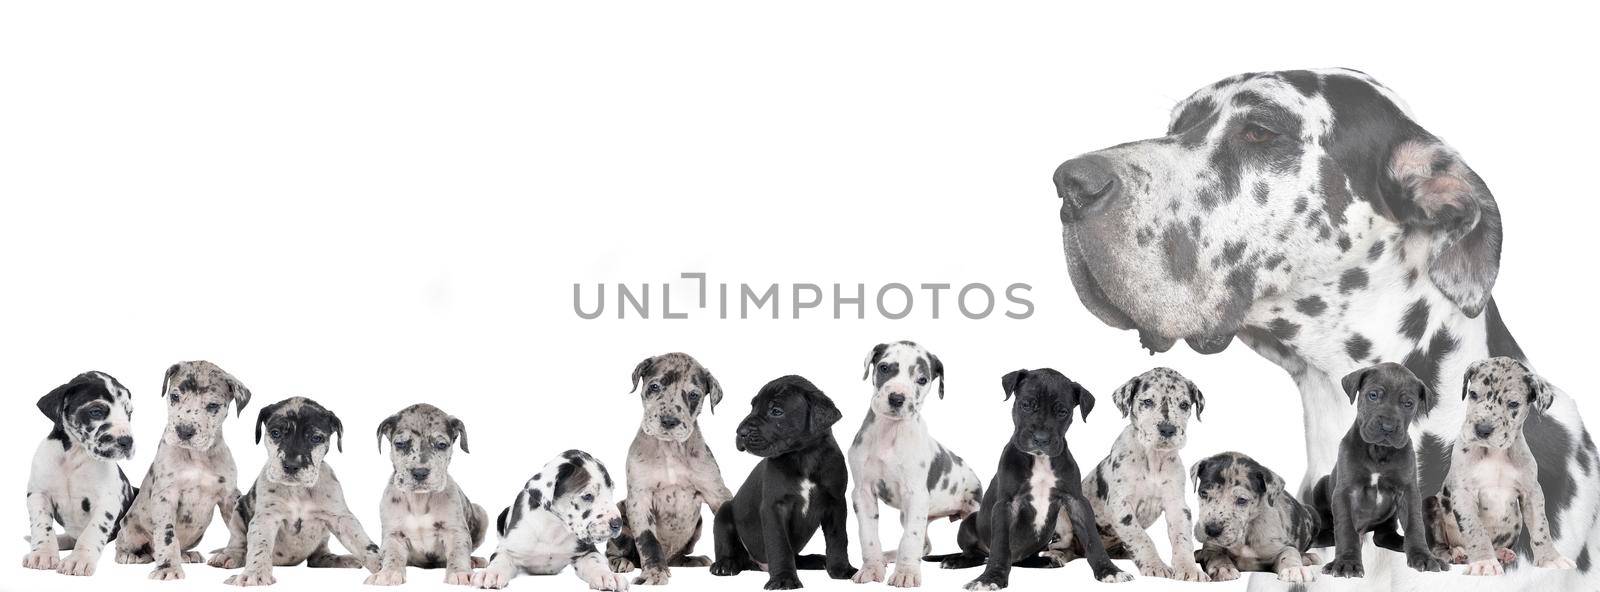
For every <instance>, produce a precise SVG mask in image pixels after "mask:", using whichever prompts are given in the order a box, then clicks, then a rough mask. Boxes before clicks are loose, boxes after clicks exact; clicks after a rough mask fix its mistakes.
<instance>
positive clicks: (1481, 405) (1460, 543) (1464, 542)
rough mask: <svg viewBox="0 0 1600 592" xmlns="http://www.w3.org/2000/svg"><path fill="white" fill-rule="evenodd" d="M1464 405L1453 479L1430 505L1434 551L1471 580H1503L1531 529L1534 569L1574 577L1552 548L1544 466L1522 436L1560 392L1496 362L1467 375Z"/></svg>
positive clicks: (1520, 368) (1513, 363) (1505, 361)
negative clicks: (1459, 565)
mask: <svg viewBox="0 0 1600 592" xmlns="http://www.w3.org/2000/svg"><path fill="white" fill-rule="evenodd" d="M1461 398H1462V399H1466V400H1467V418H1466V421H1464V422H1462V424H1461V434H1460V435H1459V436H1457V437H1456V446H1455V447H1454V449H1453V451H1452V452H1451V457H1450V474H1449V476H1448V477H1447V478H1446V479H1445V484H1444V489H1443V490H1442V491H1440V493H1439V495H1438V496H1437V497H1433V498H1429V504H1428V510H1429V513H1430V517H1429V523H1430V524H1431V525H1432V526H1433V527H1434V528H1435V530H1434V531H1433V532H1434V537H1433V540H1434V551H1435V552H1436V553H1441V554H1442V555H1444V556H1446V557H1451V558H1452V560H1454V561H1455V562H1458V563H1467V562H1469V561H1470V562H1471V563H1469V564H1468V565H1467V574H1468V575H1483V576H1490V575H1500V574H1501V573H1504V568H1502V567H1501V564H1502V563H1504V564H1511V563H1515V562H1516V560H1517V553H1516V551H1514V550H1512V549H1511V545H1512V544H1513V543H1514V542H1516V541H1517V540H1518V539H1519V538H1520V537H1521V536H1522V533H1523V522H1524V521H1526V522H1527V530H1528V538H1527V541H1528V545H1529V546H1530V547H1531V551H1532V554H1533V561H1534V563H1535V564H1536V565H1538V566H1539V567H1546V568H1555V569H1572V568H1573V563H1572V561H1571V560H1569V559H1567V558H1566V557H1563V556H1562V555H1561V552H1560V551H1558V550H1556V547H1555V543H1554V542H1553V541H1552V540H1551V536H1550V524H1549V522H1548V520H1547V519H1546V517H1545V507H1544V491H1543V490H1542V489H1541V488H1540V487H1539V478H1538V476H1539V462H1538V459H1537V458H1535V457H1534V455H1533V452H1532V451H1531V450H1529V448H1528V441H1527V439H1526V438H1524V437H1523V432H1522V425H1523V424H1524V423H1526V422H1527V421H1528V416H1530V415H1533V414H1534V413H1543V412H1544V411H1545V410H1547V409H1549V408H1550V403H1551V402H1553V401H1554V400H1555V392H1554V389H1552V388H1551V387H1550V385H1549V383H1546V382H1545V380H1544V379H1543V378H1540V377H1539V375H1537V374H1534V373H1533V371H1532V370H1529V369H1528V366H1527V365H1526V364H1523V363H1522V362H1520V361H1518V360H1516V359H1513V358H1508V357H1497V358H1489V359H1486V360H1479V361H1477V362H1473V363H1472V365H1471V366H1468V367H1467V372H1466V377H1465V379H1464V380H1463V381H1462V384H1461ZM1455 502H1460V503H1455Z"/></svg>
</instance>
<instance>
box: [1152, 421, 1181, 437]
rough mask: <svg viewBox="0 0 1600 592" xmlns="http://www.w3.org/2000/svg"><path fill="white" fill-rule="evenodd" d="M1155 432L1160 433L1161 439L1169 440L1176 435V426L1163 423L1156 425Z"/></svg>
mask: <svg viewBox="0 0 1600 592" xmlns="http://www.w3.org/2000/svg"><path fill="white" fill-rule="evenodd" d="M1156 431H1157V432H1161V437H1163V438H1171V437H1173V436H1175V435H1177V434H1178V426H1177V425H1175V424H1170V423H1167V422H1164V421H1163V422H1161V423H1158V424H1156Z"/></svg>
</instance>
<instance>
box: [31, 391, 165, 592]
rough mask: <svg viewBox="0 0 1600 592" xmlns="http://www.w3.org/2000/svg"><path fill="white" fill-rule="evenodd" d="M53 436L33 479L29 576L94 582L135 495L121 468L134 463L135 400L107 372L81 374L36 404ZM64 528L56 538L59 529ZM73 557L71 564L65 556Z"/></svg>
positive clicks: (36, 460) (42, 447) (39, 453)
mask: <svg viewBox="0 0 1600 592" xmlns="http://www.w3.org/2000/svg"><path fill="white" fill-rule="evenodd" d="M39 411H40V412H43V413H44V415H45V417H47V418H50V423H51V429H50V435H49V436H47V437H46V438H45V439H44V441H43V442H40V443H39V448H38V449H37V450H36V451H35V452H34V453H33V466H32V472H30V473H29V474H28V496H27V497H28V541H29V544H30V545H31V550H30V551H29V552H28V554H27V556H25V557H23V558H22V566H23V567H27V568H30V569H53V570H56V572H57V573H62V574H66V575H72V576H88V575H94V572H95V567H96V565H97V564H98V563H99V560H100V550H101V548H103V547H104V546H105V544H106V541H109V540H112V539H115V538H116V537H117V531H118V529H119V528H121V526H122V521H123V515H124V514H125V513H126V512H127V511H128V506H129V505H130V504H132V503H133V498H134V496H135V495H136V494H137V493H138V491H137V490H135V489H134V488H133V486H132V485H131V484H129V483H128V477H127V475H124V474H123V473H122V467H120V466H118V465H117V461H120V460H123V459H126V458H130V457H132V456H133V436H132V435H131V431H130V427H131V426H130V425H129V424H130V420H131V419H132V416H133V396H132V395H131V394H129V392H128V389H127V388H125V387H123V386H122V383H120V382H117V379H115V378H112V377H111V375H109V374H106V373H104V372H98V371H90V372H84V373H83V374H79V375H77V376H76V377H74V378H73V379H72V380H70V381H68V382H67V383H66V384H63V385H61V386H58V387H56V388H55V389H54V390H51V391H50V392H49V394H46V395H45V396H44V397H42V398H40V399H39ZM56 524H60V525H61V528H62V534H61V535H60V536H57V535H56V533H55V529H54V526H55V525H56ZM63 550H70V551H72V553H70V554H68V555H67V557H66V559H62V558H61V555H60V552H61V551H63Z"/></svg>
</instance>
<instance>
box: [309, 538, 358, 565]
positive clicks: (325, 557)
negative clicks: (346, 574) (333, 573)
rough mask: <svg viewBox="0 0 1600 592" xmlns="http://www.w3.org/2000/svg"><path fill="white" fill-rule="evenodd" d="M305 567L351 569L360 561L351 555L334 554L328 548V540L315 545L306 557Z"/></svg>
mask: <svg viewBox="0 0 1600 592" xmlns="http://www.w3.org/2000/svg"><path fill="white" fill-rule="evenodd" d="M306 567H333V568H344V569H353V568H357V567H361V561H360V560H358V559H356V558H355V556H353V555H335V554H334V553H333V552H332V551H329V550H328V541H322V545H321V546H319V547H317V550H315V551H312V552H311V555H310V556H309V557H306Z"/></svg>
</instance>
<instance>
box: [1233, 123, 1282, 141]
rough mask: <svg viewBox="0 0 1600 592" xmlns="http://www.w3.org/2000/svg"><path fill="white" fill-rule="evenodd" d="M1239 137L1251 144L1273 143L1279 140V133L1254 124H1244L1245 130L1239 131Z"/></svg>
mask: <svg viewBox="0 0 1600 592" xmlns="http://www.w3.org/2000/svg"><path fill="white" fill-rule="evenodd" d="M1239 137H1241V138H1244V141H1246V142H1249V143H1251V144H1260V143H1263V142H1271V141H1273V140H1276V139H1277V138H1278V132H1275V131H1272V130H1269V129H1267V128H1264V127H1261V126H1259V125H1256V124H1254V123H1247V124H1244V129H1241V130H1239Z"/></svg>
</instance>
